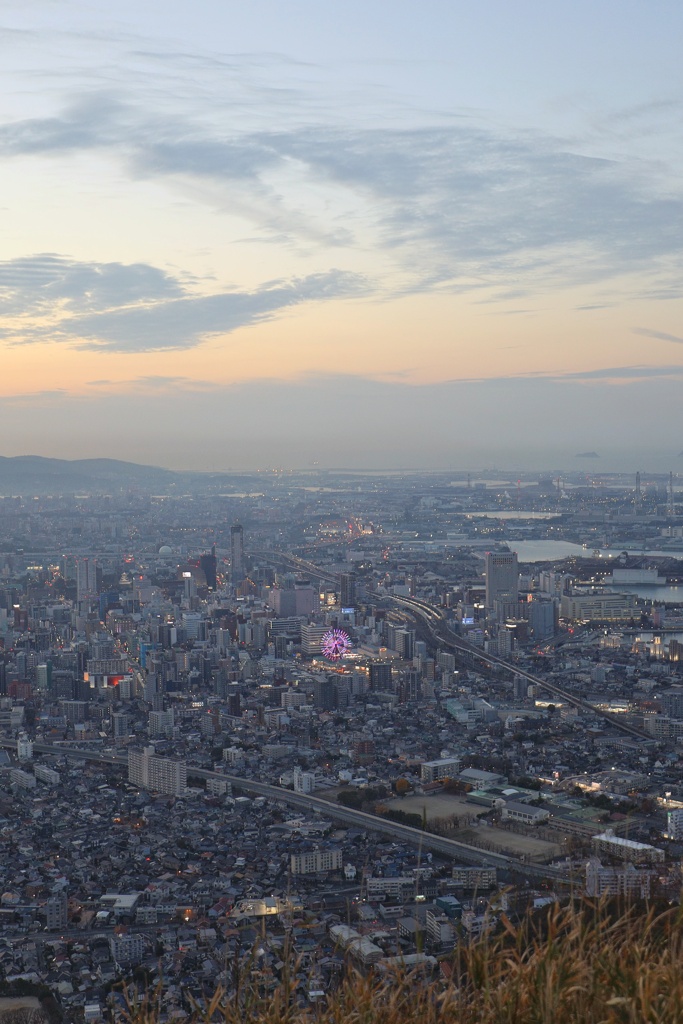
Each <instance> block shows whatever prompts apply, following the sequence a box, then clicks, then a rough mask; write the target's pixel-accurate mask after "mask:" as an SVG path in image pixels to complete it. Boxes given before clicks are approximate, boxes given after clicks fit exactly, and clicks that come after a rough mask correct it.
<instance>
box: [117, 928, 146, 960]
mask: <svg viewBox="0 0 683 1024" xmlns="http://www.w3.org/2000/svg"><path fill="white" fill-rule="evenodd" d="M109 949H110V950H111V955H112V960H114V961H115V962H116V963H117V964H136V963H140V961H141V960H142V959H143V958H144V955H145V940H144V939H143V937H142V935H113V936H112V937H111V939H110V940H109Z"/></svg>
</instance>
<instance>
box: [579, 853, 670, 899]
mask: <svg viewBox="0 0 683 1024" xmlns="http://www.w3.org/2000/svg"><path fill="white" fill-rule="evenodd" d="M656 877H657V872H656V871H647V870H642V869H639V868H636V867H634V865H633V864H627V865H626V867H623V868H613V867H603V865H602V864H601V863H600V861H599V860H598V858H597V857H591V859H590V860H589V861H588V863H587V864H586V895H587V896H635V897H638V898H640V899H648V898H649V896H650V891H651V888H652V882H653V879H655V878H656Z"/></svg>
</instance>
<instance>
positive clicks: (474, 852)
mask: <svg viewBox="0 0 683 1024" xmlns="http://www.w3.org/2000/svg"><path fill="white" fill-rule="evenodd" d="M0 746H3V747H8V748H10V749H14V748H15V747H16V744H15V743H13V742H12V741H8V740H1V741H0ZM33 749H34V751H35V752H36V753H40V754H53V755H57V756H64V755H66V756H68V757H73V758H80V759H81V760H86V761H97V762H100V763H103V764H109V765H112V766H114V765H116V766H119V767H120V768H126V767H127V763H128V761H127V758H126V757H118V756H116V755H112V754H103V753H99V752H97V751H92V750H78V749H74V748H73V747H69V748H64V747H55V746H53V745H52V744H49V743H34V745H33ZM187 773H188V776H194V777H196V778H199V779H222V780H223V781H225V782H229V783H230V784H231V785H232V786H234V788H235V789H239V790H242V791H243V792H244V793H249V794H251V795H252V796H263V797H266V799H268V800H273V801H277V802H279V803H284V804H287V805H288V806H290V807H295V808H297V809H298V810H302V811H306V812H309V813H310V812H312V811H314V812H318V813H319V814H322V815H323V816H324V817H327V818H332V819H333V820H334V821H341V822H343V823H344V824H347V825H354V826H356V827H357V828H362V829H364V830H366V831H372V832H379V833H380V834H382V835H387V836H389V837H391V838H392V839H398V840H400V841H402V842H404V843H407V844H408V845H409V846H415V847H417V848H418V849H423V850H431V851H432V852H434V853H439V854H441V855H442V856H446V857H452V858H453V860H455V861H460V862H464V863H466V864H475V865H484V866H486V867H496V868H501V869H502V870H505V871H515V872H517V873H519V874H523V875H527V876H529V877H530V878H537V879H538V878H547V879H555V880H558V881H560V880H566V879H567V873H566V871H565V870H564V869H563V868H560V867H550V866H545V865H540V864H529V863H527V862H526V861H522V860H519V859H518V858H516V857H511V856H508V855H507V854H503V853H494V852H492V851H489V850H481V849H480V848H479V847H477V846H470V845H468V844H467V843H460V842H458V841H457V840H455V839H446V838H444V837H442V836H435V835H432V834H431V833H430V832H423V831H422V830H421V829H419V828H412V827H411V826H410V825H401V824H399V823H398V822H395V821H390V820H389V819H388V818H379V817H376V816H375V815H374V814H366V813H365V812H364V811H355V810H352V809H351V808H349V807H343V806H342V805H341V804H336V803H332V802H330V801H328V800H322V799H321V798H320V797H316V796H311V795H310V794H308V793H294V792H293V791H292V790H289V789H281V788H280V787H279V786H271V785H270V784H269V783H265V782H257V781H256V780H254V779H244V778H242V777H241V776H239V775H226V774H224V773H223V772H213V771H208V770H207V769H203V768H193V767H192V766H191V765H188V768H187Z"/></svg>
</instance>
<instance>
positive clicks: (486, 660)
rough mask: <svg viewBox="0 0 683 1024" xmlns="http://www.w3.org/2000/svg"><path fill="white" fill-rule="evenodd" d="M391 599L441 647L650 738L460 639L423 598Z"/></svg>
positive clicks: (551, 684)
mask: <svg viewBox="0 0 683 1024" xmlns="http://www.w3.org/2000/svg"><path fill="white" fill-rule="evenodd" d="M391 600H392V601H395V602H397V603H398V604H399V605H401V606H402V607H403V608H405V609H406V610H407V611H411V612H412V613H413V615H416V616H417V617H418V618H419V619H421V620H422V622H424V623H425V625H426V626H427V627H428V629H429V631H430V633H431V635H432V637H433V639H434V641H435V642H437V643H439V644H440V645H441V647H442V648H444V649H445V650H451V651H455V652H457V653H459V654H465V655H467V656H468V657H470V658H473V659H474V660H475V661H481V662H483V664H485V665H488V666H489V667H491V668H501V669H504V670H505V671H506V672H511V673H513V674H514V675H518V676H522V678H523V679H527V680H528V681H529V682H530V683H533V684H534V685H535V686H538V687H540V688H542V689H544V690H547V691H548V692H549V693H552V694H555V695H556V696H557V697H561V698H562V699H563V700H564V701H566V702H567V703H568V704H572V705H573V706H574V707H577V708H580V709H581V710H582V711H587V712H589V713H590V714H593V715H597V716H598V717H599V718H602V719H603V720H604V721H606V722H609V724H610V725H612V726H614V728H615V729H620V730H621V731H622V732H624V733H626V734H627V735H628V736H633V737H635V738H636V739H639V740H647V741H648V742H650V743H651V742H652V737H651V736H648V735H647V734H646V733H643V732H641V731H640V729H636V728H635V727H634V726H632V725H629V724H628V723H627V722H623V721H621V720H620V718H619V717H618V716H617V715H611V714H610V713H609V712H608V711H602V710H601V709H600V708H596V707H595V705H593V704H589V703H588V702H587V701H585V700H581V698H580V697H577V696H575V695H574V694H573V693H570V692H569V691H568V690H565V689H564V688H563V687H561V686H558V685H557V683H553V682H549V681H548V680H547V679H543V678H542V677H541V676H535V675H533V674H532V673H531V672H527V671H526V669H523V668H520V667H519V666H518V665H513V664H512V663H511V662H509V661H504V660H503V659H502V658H497V657H495V656H494V655H492V654H486V653H485V652H484V651H483V650H482V649H481V648H480V647H475V646H474V644H470V643H468V642H467V641H466V640H463V639H461V638H460V637H459V636H457V635H456V634H455V633H454V632H453V631H452V630H451V629H450V628H449V626H448V625H447V623H446V620H445V618H444V616H443V614H442V613H441V612H440V611H439V610H438V609H437V608H434V607H433V606H432V605H430V604H428V603H427V602H426V601H420V600H418V599H417V598H413V597H392V598H391Z"/></svg>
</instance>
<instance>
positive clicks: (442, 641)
mask: <svg viewBox="0 0 683 1024" xmlns="http://www.w3.org/2000/svg"><path fill="white" fill-rule="evenodd" d="M254 554H256V555H258V556H259V557H262V558H265V559H267V560H269V561H273V562H277V563H280V564H282V565H285V566H287V567H288V568H290V569H295V570H298V571H299V572H307V573H308V574H309V575H311V576H315V578H316V579H319V580H322V581H323V582H326V583H334V584H336V585H337V586H338V585H339V577H338V576H336V575H334V574H332V573H329V572H328V573H326V572H324V570H322V569H320V568H319V567H318V566H317V565H314V564H313V563H312V562H307V561H306V560H305V559H303V558H298V557H297V556H295V555H285V554H282V553H281V552H278V551H255V552H254ZM383 600H388V601H391V602H393V603H394V604H398V605H399V606H400V607H403V608H404V609H406V610H407V611H410V612H412V614H413V615H416V616H417V617H418V618H420V619H421V620H422V622H423V623H424V624H425V625H426V626H427V628H428V630H429V632H430V634H431V636H432V639H433V641H434V643H436V644H438V645H439V646H441V647H442V648H443V649H445V650H451V651H455V652H457V653H459V654H464V655H466V656H467V657H469V658H472V659H474V660H475V661H480V662H482V663H483V664H484V665H488V666H489V667H490V668H500V669H503V670H504V671H506V672H511V673H513V674H514V675H518V676H522V678H524V679H526V680H528V681H529V682H530V683H533V684H534V685H535V686H538V687H542V688H543V689H544V690H546V691H547V692H548V693H552V694H554V695H555V696H557V697H561V698H562V700H564V701H566V702H567V703H568V704H572V705H573V706H574V707H577V708H580V709H581V710H582V711H586V712H588V713H590V714H593V715H597V717H598V718H602V719H603V720H604V721H605V722H608V723H609V724H610V725H612V726H614V728H615V729H619V730H620V731H621V732H623V733H626V735H627V736H632V737H633V738H634V739H639V740H645V741H647V742H650V743H651V742H652V737H651V736H648V735H647V734H646V733H643V732H641V731H640V729H636V728H635V727H634V726H632V725H629V724H628V723H627V722H624V721H622V720H621V719H620V718H619V717H618V716H617V715H611V714H610V713H609V712H608V711H602V710H601V709H600V708H596V707H595V706H594V705H593V704H589V703H588V702H587V701H584V700H581V698H580V697H576V696H575V695H574V694H573V693H570V692H569V691H568V690H565V689H564V688H563V687H560V686H558V685H557V683H553V682H549V681H548V680H546V679H543V678H541V676H536V675H533V674H532V673H531V672H527V671H526V669H523V668H520V667H519V666H517V665H513V664H512V663H510V662H508V661H504V660H503V658H498V657H495V656H494V655H491V654H486V653H485V652H484V651H483V650H481V648H479V647H475V646H474V644H470V643H468V642H467V641H466V640H463V639H462V638H461V637H459V636H457V635H456V634H455V633H453V631H452V630H451V629H450V628H449V627H448V625H447V623H446V620H445V617H444V615H443V612H441V611H440V609H438V608H435V607H434V606H433V605H431V604H429V602H427V601H421V600H419V599H418V598H414V597H396V596H394V595H393V594H392V595H389V594H387V595H385V596H384V597H383Z"/></svg>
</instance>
